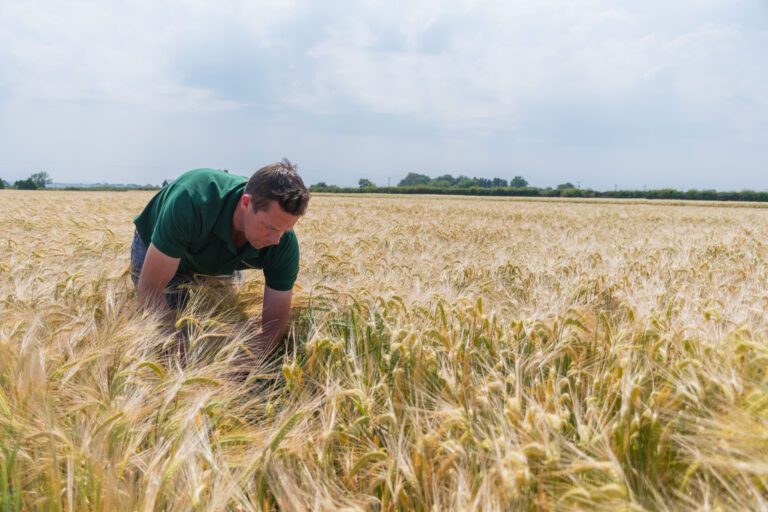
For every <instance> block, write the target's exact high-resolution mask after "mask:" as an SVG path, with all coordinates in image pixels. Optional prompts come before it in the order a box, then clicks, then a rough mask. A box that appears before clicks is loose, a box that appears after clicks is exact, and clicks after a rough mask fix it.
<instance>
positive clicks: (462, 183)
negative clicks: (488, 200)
mask: <svg viewBox="0 0 768 512" xmlns="http://www.w3.org/2000/svg"><path fill="white" fill-rule="evenodd" d="M474 185H475V179H474V178H470V177H469V176H464V175H461V176H459V177H458V178H456V187H457V188H469V187H472V186H474Z"/></svg>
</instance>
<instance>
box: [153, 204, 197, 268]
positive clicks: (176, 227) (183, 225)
mask: <svg viewBox="0 0 768 512" xmlns="http://www.w3.org/2000/svg"><path fill="white" fill-rule="evenodd" d="M197 231H198V229H197V222H196V213H195V209H194V208H193V204H192V200H191V198H190V197H189V194H188V193H186V192H185V191H180V192H179V193H176V194H173V195H172V196H170V197H168V198H167V200H166V201H165V203H164V204H163V207H162V209H161V210H160V212H159V213H158V216H157V221H156V222H155V226H154V229H153V231H152V243H153V244H154V246H155V247H157V249H158V250H159V251H160V252H162V253H163V254H165V255H166V256H170V257H171V258H181V257H182V256H183V255H184V252H185V251H186V250H187V248H188V247H189V246H190V244H191V243H192V242H193V241H194V240H195V239H196V238H197V235H198V233H197Z"/></svg>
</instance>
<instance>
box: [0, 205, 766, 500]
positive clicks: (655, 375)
mask: <svg viewBox="0 0 768 512" xmlns="http://www.w3.org/2000/svg"><path fill="white" fill-rule="evenodd" d="M150 197H151V193H146V192H142V193H139V192H129V193H118V192H115V193H107V192H99V193H96V192H93V193H92V192H54V191H50V192H48V191H46V192H22V191H0V247H1V248H2V250H0V276H2V277H0V425H1V427H0V449H1V451H0V509H2V510H3V511H5V510H104V511H122V510H125V511H151V510H169V511H170V510H173V511H176V510H178V511H188V510H278V509H279V510H382V511H389V510H420V511H426V510H435V511H442V510H606V509H608V510H612V511H616V510H765V509H766V508H768V341H766V340H768V322H767V321H766V308H768V287H767V286H766V283H767V280H768V265H767V264H766V258H767V257H768V246H767V245H766V240H768V209H766V208H761V207H747V206H748V205H737V206H735V205H722V204H720V205H716V206H713V205H711V204H708V205H704V204H685V205H683V204H670V203H668V204H664V203H657V202H654V203H641V202H634V203H632V202H624V203H622V202H600V201H597V202H579V201H572V202H559V201H521V200H510V199H503V200H491V199H473V198H460V199H457V198H447V197H440V198H432V197H418V198H417V197H397V196H388V197H382V196H379V197H374V196H328V195H326V196H324V195H317V196H316V197H314V198H313V199H312V202H311V204H310V208H309V212H308V214H307V216H306V217H305V218H303V219H302V220H301V221H300V222H299V223H298V225H297V228H296V232H297V234H298V237H299V240H300V244H301V253H302V268H301V272H300V276H299V281H298V283H297V289H296V291H295V295H294V318H293V321H292V324H291V330H290V334H289V336H288V339H287V340H286V347H285V350H284V354H282V356H281V357H277V358H275V359H274V360H272V361H268V362H265V363H264V364H263V365H259V367H254V368H251V369H250V373H248V375H247V376H245V377H244V375H243V374H237V375H235V374H233V372H232V368H233V367H232V364H231V362H232V359H233V357H235V354H236V353H237V350H238V348H239V346H240V344H241V343H243V342H244V341H246V340H247V339H248V336H249V334H251V333H253V332H255V330H256V329H257V328H258V320H259V318H258V316H259V315H258V313H259V311H260V297H261V293H262V286H263V278H262V276H261V275H259V273H258V272H250V273H246V280H245V282H244V283H242V284H241V285H239V286H238V287H235V288H232V287H228V286H222V285H221V284H220V283H215V282H212V283H208V284H204V285H202V286H201V287H200V288H199V289H195V290H193V300H192V301H191V303H190V305H189V307H188V309H187V310H186V311H184V312H182V313H181V314H180V315H179V318H178V322H177V324H176V327H177V328H178V329H179V330H180V331H181V332H183V333H184V335H185V337H186V339H187V340H188V354H187V360H186V362H185V363H184V364H182V362H181V361H180V360H179V358H178V357H176V356H175V355H174V353H173V351H170V350H168V347H169V346H171V345H172V344H173V343H174V340H175V339H176V337H175V336H176V335H175V334H174V333H173V332H169V331H168V329H166V328H164V327H163V326H162V325H160V323H159V319H158V318H157V317H156V316H155V315H153V314H151V313H147V312H143V311H141V310H140V309H139V308H138V307H137V305H136V303H135V296H134V292H133V287H132V284H131V282H130V278H129V275H128V264H129V247H130V241H131V237H132V234H133V225H132V223H131V219H132V217H133V215H135V214H136V213H138V212H139V211H140V210H141V208H142V207H143V205H144V204H145V203H146V201H147V200H148V199H149V198H150ZM728 206H730V207H728ZM248 274H251V275H248Z"/></svg>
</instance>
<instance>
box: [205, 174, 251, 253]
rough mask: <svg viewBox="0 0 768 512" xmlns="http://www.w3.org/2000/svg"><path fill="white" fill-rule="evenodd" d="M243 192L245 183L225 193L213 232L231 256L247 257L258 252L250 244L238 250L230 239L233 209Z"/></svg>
mask: <svg viewBox="0 0 768 512" xmlns="http://www.w3.org/2000/svg"><path fill="white" fill-rule="evenodd" d="M244 190H245V183H242V184H241V185H238V186H237V187H235V188H233V189H232V190H231V191H229V192H228V193H227V195H226V198H225V199H224V207H223V208H222V209H221V215H219V218H218V220H217V221H216V225H215V226H214V228H213V232H214V233H215V234H216V236H218V237H219V238H220V239H221V240H222V241H224V242H225V243H226V244H227V249H229V252H231V253H232V254H242V255H243V256H248V255H251V254H250V253H251V252H253V253H254V255H255V254H256V252H258V250H257V249H255V248H254V247H253V246H252V245H251V244H246V245H245V246H244V247H243V248H242V249H238V248H237V246H236V245H235V241H234V240H233V239H232V231H233V226H232V217H233V216H234V214H235V208H237V205H238V203H239V202H240V198H241V197H242V195H243V191H244Z"/></svg>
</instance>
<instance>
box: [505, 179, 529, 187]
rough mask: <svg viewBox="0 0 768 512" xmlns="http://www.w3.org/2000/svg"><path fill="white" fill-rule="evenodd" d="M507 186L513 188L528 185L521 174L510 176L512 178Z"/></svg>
mask: <svg viewBox="0 0 768 512" xmlns="http://www.w3.org/2000/svg"><path fill="white" fill-rule="evenodd" d="M509 186H510V187H515V188H525V187H527V186H528V181H527V180H526V179H525V178H523V177H522V176H515V177H514V178H512V180H510V182H509Z"/></svg>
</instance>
